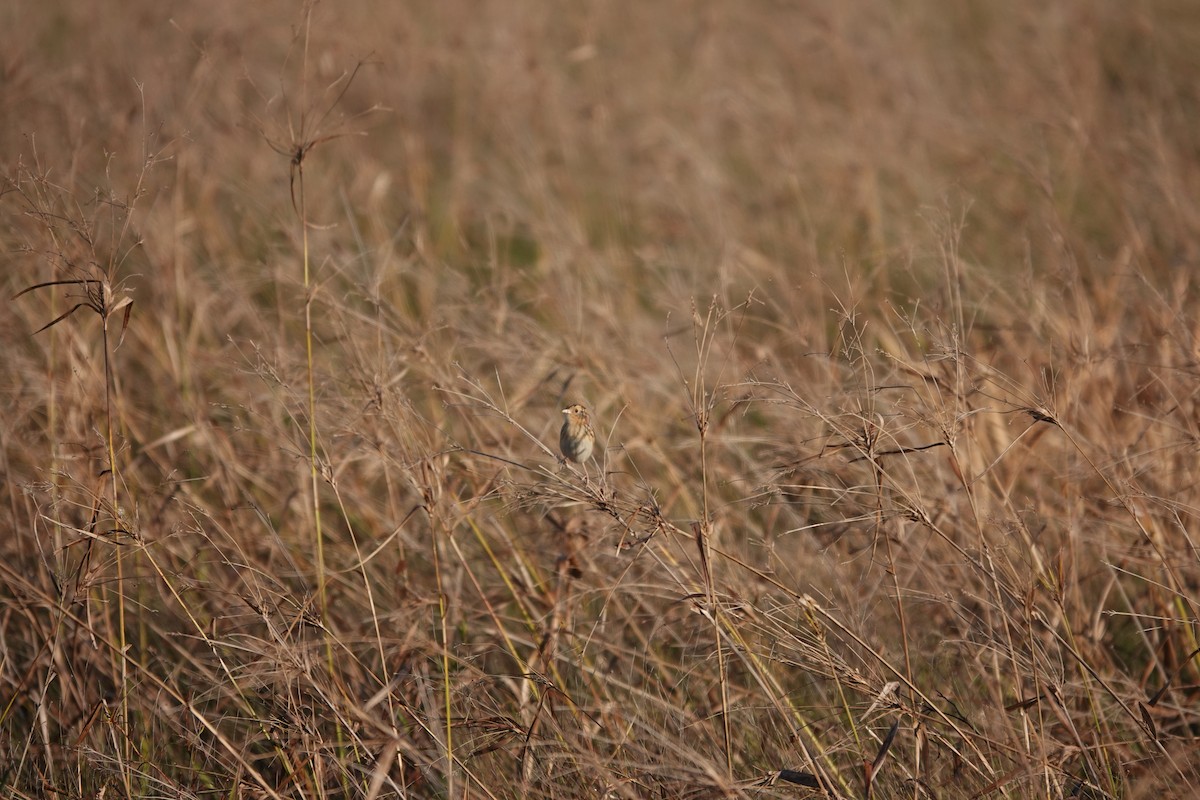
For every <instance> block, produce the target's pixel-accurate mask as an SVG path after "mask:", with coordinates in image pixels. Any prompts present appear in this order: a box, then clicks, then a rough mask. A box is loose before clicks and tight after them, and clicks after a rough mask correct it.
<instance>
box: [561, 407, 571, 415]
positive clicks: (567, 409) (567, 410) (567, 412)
mask: <svg viewBox="0 0 1200 800" xmlns="http://www.w3.org/2000/svg"><path fill="white" fill-rule="evenodd" d="M562 413H564V414H570V413H571V409H569V408H564V409H563V412H562Z"/></svg>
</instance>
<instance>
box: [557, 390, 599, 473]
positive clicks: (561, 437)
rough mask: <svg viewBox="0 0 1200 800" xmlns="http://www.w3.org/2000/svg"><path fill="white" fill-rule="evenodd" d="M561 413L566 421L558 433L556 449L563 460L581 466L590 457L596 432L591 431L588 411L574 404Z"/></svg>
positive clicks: (594, 443)
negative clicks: (559, 451) (560, 453)
mask: <svg viewBox="0 0 1200 800" xmlns="http://www.w3.org/2000/svg"><path fill="white" fill-rule="evenodd" d="M562 413H563V414H565V415H566V416H567V419H566V421H565V422H563V426H562V430H561V431H559V433H558V448H559V449H560V450H562V454H563V458H565V459H567V460H568V461H574V462H575V463H576V464H582V463H584V462H585V461H587V460H588V459H589V458H591V457H592V448H593V447H595V445H596V431H595V430H593V429H592V422H591V419H590V418H589V416H588V410H587V409H586V408H584V407H583V406H582V405H580V404H579V403H574V404H573V405H569V406H567V407H566V408H564V409H563V411H562Z"/></svg>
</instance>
